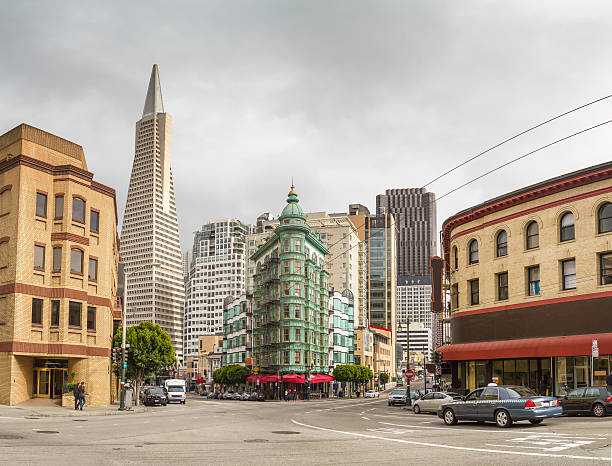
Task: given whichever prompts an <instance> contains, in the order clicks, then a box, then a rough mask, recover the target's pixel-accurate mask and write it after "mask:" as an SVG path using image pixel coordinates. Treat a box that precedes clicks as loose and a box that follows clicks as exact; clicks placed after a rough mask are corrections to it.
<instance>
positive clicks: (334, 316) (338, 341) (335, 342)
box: [329, 290, 355, 371]
mask: <svg viewBox="0 0 612 466" xmlns="http://www.w3.org/2000/svg"><path fill="white" fill-rule="evenodd" d="M354 342H355V321H354V309H353V293H351V292H350V291H349V290H345V291H343V292H342V294H340V293H338V292H337V291H334V292H333V293H332V294H330V296H329V370H330V371H333V369H334V367H336V366H337V365H339V364H354V363H355V346H354Z"/></svg>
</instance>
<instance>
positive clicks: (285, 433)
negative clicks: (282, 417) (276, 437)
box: [272, 430, 300, 435]
mask: <svg viewBox="0 0 612 466" xmlns="http://www.w3.org/2000/svg"><path fill="white" fill-rule="evenodd" d="M272 433H273V434H282V435H291V434H299V433H300V432H296V431H295V430H273V431H272Z"/></svg>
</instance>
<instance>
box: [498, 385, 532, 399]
mask: <svg viewBox="0 0 612 466" xmlns="http://www.w3.org/2000/svg"><path fill="white" fill-rule="evenodd" d="M506 392H508V398H521V397H522V396H538V395H536V394H535V392H534V391H533V390H531V389H530V388H527V387H506Z"/></svg>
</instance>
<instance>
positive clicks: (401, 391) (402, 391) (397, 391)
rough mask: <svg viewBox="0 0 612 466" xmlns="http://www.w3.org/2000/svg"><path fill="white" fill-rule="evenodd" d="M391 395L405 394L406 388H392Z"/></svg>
mask: <svg viewBox="0 0 612 466" xmlns="http://www.w3.org/2000/svg"><path fill="white" fill-rule="evenodd" d="M391 394H392V395H405V394H406V390H393V391H392V392H391Z"/></svg>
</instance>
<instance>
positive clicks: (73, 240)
mask: <svg viewBox="0 0 612 466" xmlns="http://www.w3.org/2000/svg"><path fill="white" fill-rule="evenodd" d="M0 232H1V233H0V403H2V404H8V405H15V404H19V403H21V402H22V401H24V400H27V399H28V398H30V397H32V396H39V397H46V398H58V399H59V398H61V394H62V392H63V391H64V389H65V386H66V384H67V382H69V381H70V374H71V373H74V374H75V376H74V380H75V381H84V382H85V384H86V389H87V392H88V400H87V403H88V404H89V405H91V406H99V405H106V404H108V403H109V402H110V395H111V377H110V372H111V371H110V348H111V341H112V333H113V309H114V308H115V307H116V296H117V262H118V257H119V253H118V246H119V244H118V238H117V210H116V203H115V191H114V190H113V189H111V188H109V187H107V186H104V185H102V184H100V183H98V182H96V181H94V180H93V174H92V173H90V172H88V171H87V164H86V162H85V157H84V154H83V149H82V147H81V146H79V145H77V144H74V143H72V142H69V141H66V140H64V139H61V138H59V137H57V136H54V135H52V134H49V133H46V132H44V131H42V130H39V129H37V128H33V127H31V126H28V125H25V124H23V125H20V126H18V127H16V128H14V129H13V130H11V131H9V132H8V133H6V134H4V135H2V136H0Z"/></svg>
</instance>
